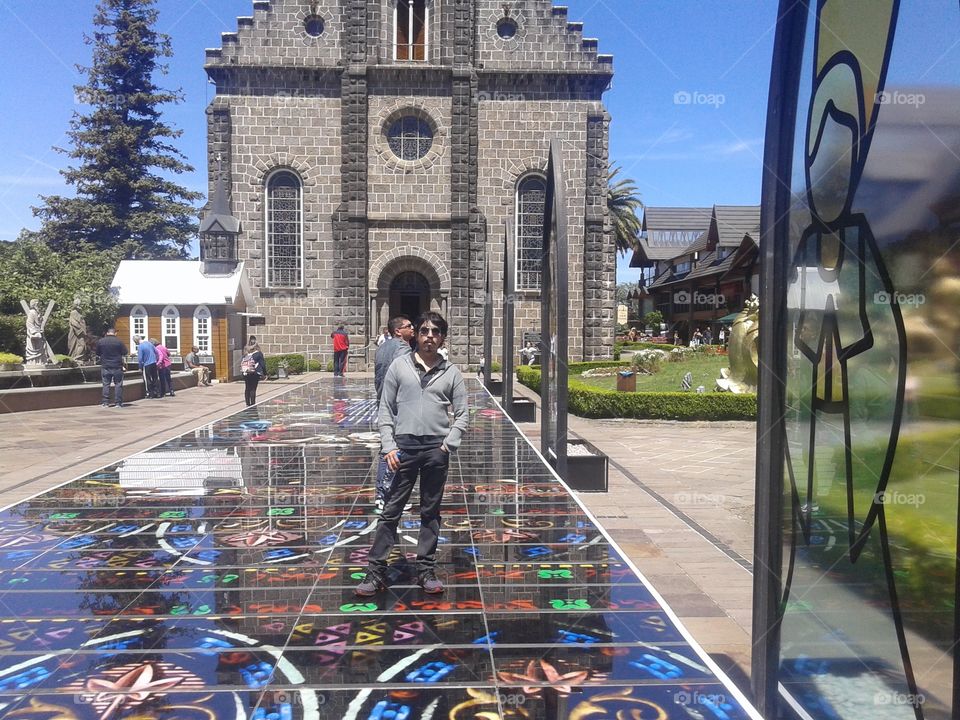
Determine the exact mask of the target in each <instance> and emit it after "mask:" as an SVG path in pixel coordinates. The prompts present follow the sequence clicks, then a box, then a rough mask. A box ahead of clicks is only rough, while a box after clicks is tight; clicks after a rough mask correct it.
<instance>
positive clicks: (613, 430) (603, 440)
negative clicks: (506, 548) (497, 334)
mask: <svg viewBox="0 0 960 720" xmlns="http://www.w3.org/2000/svg"><path fill="white" fill-rule="evenodd" d="M514 391H515V393H516V394H518V395H524V396H526V397H529V398H531V399H533V400H534V401H535V402H539V396H538V395H537V394H536V393H534V392H532V391H530V390H529V389H527V388H526V387H524V386H522V385H520V384H519V383H516V384H515V385H514ZM519 427H520V429H521V431H522V432H523V433H524V434H525V435H526V436H527V437H529V438H530V440H531V442H533V443H534V445H535V446H536V447H537V449H538V450H539V448H540V410H539V406H538V409H537V422H536V423H522V424H520V425H519ZM569 431H570V432H571V433H572V434H573V435H576V436H579V437H581V438H584V439H586V440H588V441H589V442H591V443H592V444H593V445H595V446H596V447H597V448H599V449H600V450H602V451H603V452H605V453H606V454H607V455H608V456H609V457H610V473H609V486H608V491H607V492H606V493H576V495H577V496H578V497H579V498H580V500H581V501H582V502H583V503H584V504H585V505H586V506H587V508H588V509H589V510H590V511H591V512H592V513H593V514H594V515H595V516H596V518H597V520H599V522H600V524H601V525H603V527H604V528H605V529H606V530H607V532H608V533H609V535H610V537H612V538H613V539H614V540H615V541H616V542H617V544H619V545H620V547H621V548H622V549H623V551H624V552H625V553H626V555H627V556H628V557H629V558H630V559H631V560H632V561H633V563H634V564H635V565H636V566H637V567H638V568H639V570H640V572H641V573H643V575H644V576H645V577H646V578H647V579H648V580H649V581H650V582H651V584H652V585H653V586H654V587H656V588H657V590H658V591H659V592H660V594H661V595H662V596H663V598H664V599H665V600H666V601H667V604H669V605H670V607H672V608H673V610H674V612H675V613H676V614H677V616H678V617H679V618H680V620H681V622H682V623H683V624H684V625H685V626H686V628H687V629H688V630H689V631H690V632H691V634H692V635H693V636H694V637H695V638H696V639H697V641H698V642H699V643H700V645H701V646H702V647H703V648H704V650H706V651H707V652H708V653H709V654H710V655H711V656H712V657H713V658H714V660H716V661H717V663H718V664H719V665H720V667H721V669H723V671H724V672H726V673H727V675H729V676H730V678H731V679H732V680H733V681H734V682H735V683H737V685H739V686H740V687H741V689H743V690H744V692H747V693H749V684H750V683H749V673H750V627H751V619H752V618H751V604H752V598H753V575H752V573H751V569H750V568H751V566H752V560H753V498H754V460H755V456H756V435H755V433H756V426H755V425H754V423H751V422H669V421H650V420H587V419H584V418H579V417H576V416H573V415H571V416H570V418H569Z"/></svg>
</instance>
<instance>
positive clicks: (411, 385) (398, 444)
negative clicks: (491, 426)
mask: <svg viewBox="0 0 960 720" xmlns="http://www.w3.org/2000/svg"><path fill="white" fill-rule="evenodd" d="M388 328H389V333H390V337H389V338H388V339H386V340H384V342H382V343H379V347H378V348H377V354H376V357H375V359H374V387H375V388H376V392H377V403H378V411H377V425H378V427H379V430H380V461H379V465H378V469H377V490H376V500H375V502H376V510H377V511H378V512H379V515H380V521H379V523H378V525H377V530H376V533H375V535H374V538H373V546H372V548H371V549H370V553H369V555H368V559H367V563H368V564H367V572H366V576H365V578H364V580H363V581H362V582H361V583H360V584H359V585H358V586H357V587H356V589H355V593H356V594H357V595H359V596H361V597H369V596H372V595H376V594H377V593H378V592H380V591H381V590H384V589H386V587H387V586H388V585H389V583H390V579H389V577H388V566H387V558H388V556H389V555H390V551H391V550H392V549H393V547H394V545H396V543H397V526H398V524H399V522H400V517H401V515H402V514H403V510H404V508H405V507H406V504H407V501H408V500H409V499H410V495H411V494H412V493H413V488H414V486H415V485H416V483H417V479H418V477H419V481H420V534H419V538H418V541H417V561H416V563H417V584H418V585H420V587H422V588H423V590H424V592H427V593H430V594H437V593H442V592H443V589H444V588H443V583H442V582H441V581H440V580H439V579H438V578H437V575H436V555H437V544H438V542H439V538H440V505H441V503H442V502H443V490H444V486H445V484H446V481H447V471H448V468H449V465H450V453H452V452H455V451H456V450H457V448H458V447H459V446H460V441H461V438H462V436H463V433H464V431H465V430H466V427H467V421H468V414H467V395H466V387H465V385H464V381H463V375H462V374H461V372H460V370H459V369H458V368H457V367H456V366H455V365H454V364H452V363H451V362H449V361H448V360H447V359H446V358H445V357H444V356H443V355H442V354H441V352H440V351H441V350H442V349H443V344H444V341H445V340H446V337H447V330H448V327H447V322H446V320H444V318H443V317H442V316H441V315H439V314H438V313H435V312H426V313H423V314H422V315H420V316H419V317H418V318H417V319H416V320H415V321H412V322H411V320H410V318H408V317H405V316H402V315H400V316H397V317H395V318H392V319H391V320H390V324H389V326H388ZM448 407H452V409H453V421H452V423H451V421H450V419H449V417H448V414H447V408H448Z"/></svg>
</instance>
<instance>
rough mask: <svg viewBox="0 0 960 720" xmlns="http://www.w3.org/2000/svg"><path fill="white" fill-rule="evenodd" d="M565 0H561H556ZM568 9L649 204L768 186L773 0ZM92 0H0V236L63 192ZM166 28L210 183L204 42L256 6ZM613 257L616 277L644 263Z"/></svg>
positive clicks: (192, 12)
mask: <svg viewBox="0 0 960 720" xmlns="http://www.w3.org/2000/svg"><path fill="white" fill-rule="evenodd" d="M556 4H560V3H556ZM563 4H566V5H567V6H568V7H569V8H570V11H569V18H570V20H577V21H582V22H583V23H584V36H585V37H596V38H599V40H600V52H603V53H612V54H613V55H614V57H615V59H614V69H615V73H616V75H615V77H614V81H613V85H612V87H611V89H610V90H609V91H608V92H607V94H606V95H605V101H606V104H607V108H608V109H609V111H610V113H611V115H612V117H613V122H612V124H611V129H610V143H611V148H610V156H611V159H612V160H613V161H614V162H616V163H619V164H620V165H622V166H623V169H624V171H623V173H622V174H623V175H626V176H628V177H631V178H633V179H634V180H635V181H636V183H637V187H638V188H639V190H640V193H641V196H642V199H643V201H644V203H646V204H649V205H704V206H709V205H713V204H715V203H718V204H754V203H758V202H759V198H760V171H761V156H762V140H763V130H764V122H765V113H766V103H767V83H768V80H769V74H770V59H771V54H772V48H773V32H774V22H775V20H776V2H774V0H724V1H722V2H706V1H704V0H566V2H565V3H563ZM94 6H95V2H94V0H70V1H69V2H54V0H0V20H2V21H0V67H2V68H3V69H4V72H3V80H2V82H0V103H2V107H3V108H4V114H3V124H2V129H3V131H2V132H0V240H12V239H14V238H15V237H16V236H17V233H18V232H19V231H20V229H21V228H23V227H29V228H35V227H37V221H36V219H35V218H34V217H33V215H32V213H31V211H30V206H31V205H36V204H38V200H37V196H38V195H40V194H59V193H66V192H68V191H67V189H66V187H65V186H64V184H63V182H62V180H61V178H60V176H59V175H58V172H57V171H58V170H59V169H60V168H61V167H63V166H64V164H65V160H66V158H65V157H64V156H63V155H61V154H59V153H56V152H55V151H54V150H53V149H52V148H53V147H54V146H61V147H63V146H65V145H66V143H67V136H66V134H65V133H66V131H67V129H68V124H69V120H70V117H71V115H72V113H73V111H74V110H75V109H76V108H77V106H76V105H75V103H74V91H73V86H74V84H77V83H81V82H83V79H84V78H83V76H82V75H81V74H80V73H79V72H78V71H77V69H76V67H75V65H77V64H87V63H88V62H89V60H90V47H89V46H87V45H85V44H84V41H83V32H84V31H89V30H90V28H91V24H90V21H91V18H92V16H93V9H94ZM158 8H159V10H160V21H159V24H158V28H159V29H160V30H162V31H164V32H166V33H168V34H169V35H170V36H171V37H172V40H173V49H174V53H175V54H174V57H173V58H172V59H171V61H170V72H169V74H168V75H167V76H166V77H165V78H162V79H161V84H162V85H163V86H164V87H179V88H181V89H182V90H183V92H184V94H185V97H186V102H184V103H183V104H180V105H177V106H168V107H167V109H166V111H165V115H164V117H165V119H166V121H167V122H169V123H172V124H173V125H175V126H176V127H178V128H180V129H182V130H183V131H184V132H183V136H182V138H181V139H180V141H179V147H180V149H181V150H182V151H183V153H184V154H185V155H186V156H187V158H188V160H189V161H190V163H191V164H192V165H194V166H195V172H194V173H192V174H190V175H187V176H181V182H182V183H183V184H184V185H186V186H187V187H189V188H191V189H195V190H199V191H201V192H205V191H206V181H205V168H204V163H205V153H206V127H205V116H204V109H205V108H206V106H207V104H208V103H209V102H210V100H211V99H212V97H213V86H212V85H209V84H208V83H207V80H206V76H205V74H204V72H203V50H204V48H206V47H218V46H219V45H220V33H221V32H228V31H233V30H235V29H236V16H238V15H249V14H252V8H253V2H252V0H159V2H158ZM626 263H627V259H622V260H620V261H619V262H618V280H619V281H621V282H624V281H627V280H634V279H635V278H636V272H637V271H631V270H627V269H626Z"/></svg>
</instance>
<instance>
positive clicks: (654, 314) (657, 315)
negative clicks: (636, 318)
mask: <svg viewBox="0 0 960 720" xmlns="http://www.w3.org/2000/svg"><path fill="white" fill-rule="evenodd" d="M662 322H663V313H661V312H660V311H659V310H651V311H650V312H648V313H647V314H646V315H644V316H643V324H644V325H646V326H647V327H651V328H653V329H654V330H659V329H660V323H662Z"/></svg>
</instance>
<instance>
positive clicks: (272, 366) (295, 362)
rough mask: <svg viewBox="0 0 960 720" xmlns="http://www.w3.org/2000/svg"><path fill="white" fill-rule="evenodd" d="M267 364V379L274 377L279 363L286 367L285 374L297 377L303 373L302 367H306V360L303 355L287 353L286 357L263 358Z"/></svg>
mask: <svg viewBox="0 0 960 720" xmlns="http://www.w3.org/2000/svg"><path fill="white" fill-rule="evenodd" d="M264 360H266V364H267V375H268V376H269V377H276V376H277V370H278V368H279V367H280V363H281V362H283V363H284V364H285V365H286V367H287V373H288V374H289V375H299V374H300V373H302V372H303V369H304V367H306V364H307V363H306V358H304V356H303V355H299V354H297V353H288V354H286V355H271V356H269V357H266V358H264Z"/></svg>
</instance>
